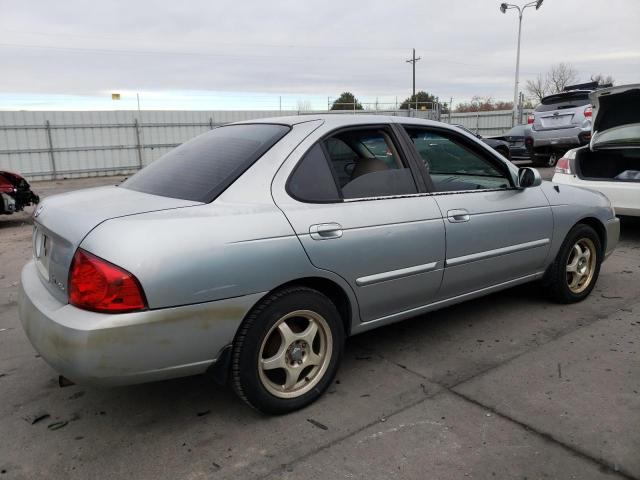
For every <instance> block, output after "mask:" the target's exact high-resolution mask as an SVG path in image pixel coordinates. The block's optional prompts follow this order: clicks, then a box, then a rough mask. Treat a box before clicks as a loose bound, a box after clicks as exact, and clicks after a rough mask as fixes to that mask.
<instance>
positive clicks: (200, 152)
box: [121, 123, 290, 203]
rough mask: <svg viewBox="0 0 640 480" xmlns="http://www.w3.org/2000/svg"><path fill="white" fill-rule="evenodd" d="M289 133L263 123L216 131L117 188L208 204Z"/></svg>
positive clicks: (200, 137) (180, 149) (161, 160)
mask: <svg viewBox="0 0 640 480" xmlns="http://www.w3.org/2000/svg"><path fill="white" fill-rule="evenodd" d="M289 130H290V128H289V127H287V126H284V125H271V124H266V123H263V124H252V125H227V126H224V127H219V128H216V129H215V130H212V131H210V132H207V133H204V134H202V135H199V136H197V137H196V138H194V139H193V140H189V141H188V142H186V143H183V144H182V145H180V146H179V147H177V148H175V149H173V150H171V151H170V152H169V153H167V154H166V155H163V156H162V157H160V158H159V159H158V160H156V161H155V162H153V163H151V164H150V165H148V166H147V167H145V168H143V169H142V170H140V171H139V172H138V173H136V174H135V175H134V176H132V177H131V178H130V179H128V180H127V181H126V182H124V183H122V185H121V187H123V188H128V189H130V190H136V191H138V192H144V193H151V194H153V195H161V196H163V197H171V198H180V199H183V200H194V201H197V202H205V203H208V202H211V201H213V199H215V198H216V197H217V196H218V195H220V194H221V193H222V192H223V191H224V190H225V189H226V188H227V187H228V186H229V185H231V184H232V183H233V182H234V181H235V180H236V179H237V178H238V177H239V176H240V175H242V173H244V171H245V170H247V169H248V168H249V167H250V166H251V165H253V163H254V162H255V161H256V160H257V159H258V158H260V157H261V156H262V155H263V154H264V153H265V152H266V151H267V150H269V149H270V148H271V147H272V146H273V145H275V143H276V142H277V141H278V140H280V139H281V138H282V137H283V136H284V135H286V134H287V132H288V131H289Z"/></svg>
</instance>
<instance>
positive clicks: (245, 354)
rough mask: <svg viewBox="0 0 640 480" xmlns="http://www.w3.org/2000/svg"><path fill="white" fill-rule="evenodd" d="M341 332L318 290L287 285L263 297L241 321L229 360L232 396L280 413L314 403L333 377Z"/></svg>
mask: <svg viewBox="0 0 640 480" xmlns="http://www.w3.org/2000/svg"><path fill="white" fill-rule="evenodd" d="M343 348H344V328H343V324H342V320H341V318H340V314H339V313H338V311H337V309H336V307H335V305H334V304H333V303H332V302H331V300H329V299H328V298H327V297H326V296H324V295H323V294H321V293H320V292H318V291H316V290H313V289H310V288H306V287H290V288H286V289H284V290H281V291H278V292H275V293H273V294H271V295H269V296H267V297H266V298H265V299H263V300H262V301H261V302H260V303H259V304H258V305H257V306H256V307H255V308H254V309H253V310H252V311H251V312H250V313H249V315H247V317H246V318H245V320H244V322H243V324H242V325H241V327H240V330H239V331H238V334H237V335H236V339H235V341H234V345H233V351H232V357H231V362H232V363H231V376H232V385H233V388H234V390H235V392H236V393H237V394H238V396H240V398H242V399H243V400H244V401H245V402H246V403H248V404H249V405H250V406H252V407H253V408H255V409H257V410H260V411H262V412H264V413H271V414H282V413H287V412H291V411H294V410H298V409H300V408H302V407H304V406H306V405H308V404H310V403H312V402H314V401H315V400H317V399H318V398H319V397H320V396H321V395H322V394H323V393H324V391H325V390H326V389H327V388H328V387H329V385H330V384H331V381H332V380H333V378H334V377H335V374H336V372H337V369H338V366H339V364H340V360H341V358H342V352H343Z"/></svg>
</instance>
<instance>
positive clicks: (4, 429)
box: [0, 169, 640, 480]
mask: <svg viewBox="0 0 640 480" xmlns="http://www.w3.org/2000/svg"><path fill="white" fill-rule="evenodd" d="M550 174H551V173H550V170H549V169H547V170H544V171H543V176H545V177H547V178H548V177H549V176H550ZM116 180H117V179H114V178H97V179H96V178H94V179H78V180H66V181H59V182H39V183H35V184H34V189H35V190H36V191H37V192H38V193H40V194H41V195H42V196H47V195H51V194H53V193H59V192H62V191H67V190H72V189H76V188H83V187H86V186H94V185H104V184H109V183H113V182H115V181H116ZM30 238H31V226H30V224H29V216H28V214H27V213H23V214H18V215H13V216H3V217H0V480H5V479H40V478H42V479H84V478H111V479H112V478H153V479H176V478H181V479H205V478H243V479H246V478H249V479H250V478H274V479H275V478H278V479H280V478H285V479H294V478H318V479H320V478H327V479H336V478H366V479H378V478H380V479H382V478H434V479H460V478H478V479H487V478H499V479H500V478H502V479H503V478H509V479H510V478H519V479H524V478H527V479H538V478H558V479H572V478H575V479H596V478H607V479H615V478H636V479H640V350H639V348H640V221H637V220H636V221H634V220H631V219H623V223H622V240H621V242H620V244H619V247H618V249H617V250H616V252H615V253H614V254H613V256H612V257H611V258H610V259H609V260H608V261H607V262H606V263H605V264H604V265H603V268H602V271H601V274H600V279H599V281H598V284H597V286H596V289H595V290H594V291H593V293H592V294H591V296H590V297H589V298H588V299H587V300H585V301H584V302H582V303H579V304H575V305H569V306H567V305H558V304H554V303H552V302H550V301H548V300H547V299H546V298H545V297H544V295H543V294H542V292H541V291H540V290H539V289H538V287H537V286H536V285H534V284H530V285H524V286H520V287H516V288H513V289H510V290H506V291H503V292H500V293H497V294H493V295H490V296H488V297H485V298H482V299H478V300H474V301H469V302H467V303H463V304H460V305H457V306H454V307H450V308H447V309H444V310H440V311H438V312H434V313H431V314H429V315H424V316H421V317H417V318H415V319H412V320H408V321H405V322H402V323H398V324H395V325H392V326H389V327H384V328H381V329H378V330H374V331H371V332H367V333H365V334H362V335H359V336H356V337H353V338H351V339H349V341H348V342H347V346H346V354H345V359H344V362H343V365H342V367H341V368H340V371H339V373H338V376H337V379H336V381H335V383H334V384H333V385H332V386H331V388H330V389H329V391H328V392H327V394H326V395H324V397H323V398H322V399H320V401H318V402H317V403H315V404H313V405H311V406H310V407H308V408H306V409H304V410H302V411H299V412H296V413H294V414H290V415H286V416H280V417H266V416H263V415H261V414H259V413H257V412H255V411H253V410H251V409H249V408H248V407H246V406H245V405H244V404H243V403H242V402H241V401H239V400H238V399H237V398H236V397H235V396H234V395H233V394H232V393H231V392H230V390H229V389H228V388H223V387H219V386H216V385H214V384H212V383H211V382H210V381H209V380H208V379H206V378H204V377H192V378H185V379H180V380H172V381H166V382H159V383H153V384H145V385H138V386H132V387H122V388H115V389H97V388H88V387H83V386H70V387H66V388H60V387H58V384H57V375H56V372H54V371H53V370H52V369H51V368H50V367H49V366H48V365H47V364H46V363H45V362H44V361H43V360H42V359H41V358H39V357H38V355H37V353H36V352H35V351H34V350H33V348H32V347H31V345H30V344H29V342H28V340H27V338H26V337H25V335H24V333H23V331H22V329H21V327H20V323H19V320H18V317H17V294H18V293H17V292H18V282H19V272H20V269H21V267H22V265H23V264H24V263H25V262H26V261H27V259H28V258H29V257H30V255H31V244H30Z"/></svg>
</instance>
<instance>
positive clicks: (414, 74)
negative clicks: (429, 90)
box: [406, 48, 420, 110]
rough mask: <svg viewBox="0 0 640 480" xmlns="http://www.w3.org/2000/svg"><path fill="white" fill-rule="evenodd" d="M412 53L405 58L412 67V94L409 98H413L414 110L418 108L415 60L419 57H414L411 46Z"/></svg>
mask: <svg viewBox="0 0 640 480" xmlns="http://www.w3.org/2000/svg"><path fill="white" fill-rule="evenodd" d="M412 50H413V55H412V56H411V58H410V59H409V60H407V61H406V62H407V63H410V64H411V66H412V69H413V90H412V91H413V94H412V96H411V98H413V101H414V102H415V106H416V110H417V109H418V99H417V98H416V62H417V61H418V60H420V57H418V58H416V49H415V48H413V49H412Z"/></svg>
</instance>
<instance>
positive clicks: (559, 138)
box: [527, 82, 598, 167]
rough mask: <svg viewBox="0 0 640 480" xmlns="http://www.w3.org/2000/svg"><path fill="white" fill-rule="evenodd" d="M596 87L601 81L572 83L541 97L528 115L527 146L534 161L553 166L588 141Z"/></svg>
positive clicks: (541, 164)
mask: <svg viewBox="0 0 640 480" xmlns="http://www.w3.org/2000/svg"><path fill="white" fill-rule="evenodd" d="M597 88H598V82H589V83H582V84H579V85H570V86H567V87H565V89H564V91H563V92H560V93H556V94H553V95H549V96H547V97H544V98H543V99H542V101H541V102H540V105H538V106H537V107H536V108H535V110H534V111H533V113H532V114H531V115H530V116H529V123H530V124H531V137H530V138H531V141H530V142H527V146H528V147H529V148H530V152H531V154H532V160H533V163H534V164H535V165H537V166H541V167H553V166H555V164H556V163H557V162H558V159H559V158H560V157H562V156H563V155H564V153H565V152H566V151H567V150H569V149H570V148H575V147H579V146H581V145H586V144H587V143H589V140H590V138H591V116H592V108H591V103H590V101H589V94H590V93H591V92H593V91H594V90H596V89H597Z"/></svg>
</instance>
